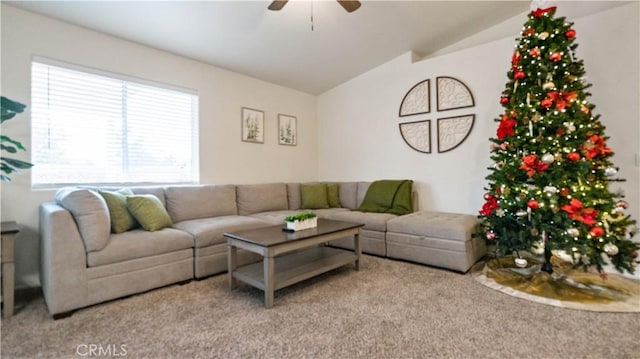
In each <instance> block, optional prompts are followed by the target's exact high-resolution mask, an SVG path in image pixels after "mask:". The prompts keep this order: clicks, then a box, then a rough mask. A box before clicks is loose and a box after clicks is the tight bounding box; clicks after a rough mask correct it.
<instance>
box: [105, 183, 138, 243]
mask: <svg viewBox="0 0 640 359" xmlns="http://www.w3.org/2000/svg"><path fill="white" fill-rule="evenodd" d="M98 193H100V195H101V196H102V198H104V201H105V202H107V207H108V208H109V216H110V217H111V232H112V233H122V232H126V231H128V230H130V229H132V228H134V227H136V226H137V225H138V222H136V219H135V218H133V216H132V215H131V213H129V210H128V209H127V196H128V195H132V194H133V192H131V190H130V189H128V188H123V189H120V190H117V191H115V192H114V191H103V190H98Z"/></svg>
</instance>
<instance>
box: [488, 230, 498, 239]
mask: <svg viewBox="0 0 640 359" xmlns="http://www.w3.org/2000/svg"><path fill="white" fill-rule="evenodd" d="M495 238H496V234H495V233H493V232H492V231H489V232H487V239H488V240H490V241H492V240H494V239H495Z"/></svg>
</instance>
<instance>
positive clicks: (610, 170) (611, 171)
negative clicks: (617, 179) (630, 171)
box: [604, 167, 618, 177]
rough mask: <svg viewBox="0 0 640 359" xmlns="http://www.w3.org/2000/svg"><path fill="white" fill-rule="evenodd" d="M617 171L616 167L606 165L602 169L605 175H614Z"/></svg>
mask: <svg viewBox="0 0 640 359" xmlns="http://www.w3.org/2000/svg"><path fill="white" fill-rule="evenodd" d="M617 173H618V169H617V168H615V167H607V168H605V170H604V174H605V175H607V177H611V176H615V175H616V174H617Z"/></svg>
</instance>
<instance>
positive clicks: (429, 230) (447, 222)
mask: <svg viewBox="0 0 640 359" xmlns="http://www.w3.org/2000/svg"><path fill="white" fill-rule="evenodd" d="M477 225H478V218H477V217H476V216H473V215H470V214H459V213H444V212H432V211H422V212H415V213H412V214H409V215H406V216H400V217H397V218H395V219H393V220H391V221H389V223H387V230H388V231H389V232H395V233H404V234H412V235H417V236H422V237H432V238H442V239H449V240H456V241H463V242H464V241H470V240H471V234H472V233H474V232H475V230H476V226H477Z"/></svg>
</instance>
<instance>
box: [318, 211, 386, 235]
mask: <svg viewBox="0 0 640 359" xmlns="http://www.w3.org/2000/svg"><path fill="white" fill-rule="evenodd" d="M395 217H396V215H395V214H390V213H365V212H359V211H335V212H333V213H331V214H329V215H328V216H327V217H326V218H328V219H335V220H338V221H346V222H353V223H363V224H364V227H362V228H363V229H369V230H372V231H379V232H385V231H386V230H387V221H389V220H390V219H393V218H395Z"/></svg>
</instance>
